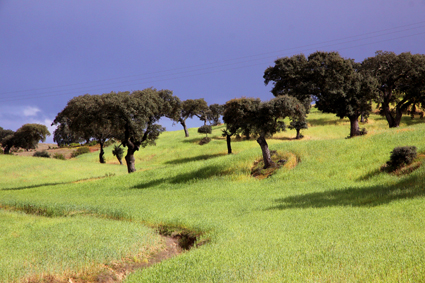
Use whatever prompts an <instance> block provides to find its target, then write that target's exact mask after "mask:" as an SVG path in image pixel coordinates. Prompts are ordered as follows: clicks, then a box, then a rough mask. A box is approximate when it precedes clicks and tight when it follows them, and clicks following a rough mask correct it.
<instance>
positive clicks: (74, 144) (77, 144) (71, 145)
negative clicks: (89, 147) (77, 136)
mask: <svg viewBox="0 0 425 283" xmlns="http://www.w3.org/2000/svg"><path fill="white" fill-rule="evenodd" d="M79 146H81V145H80V144H79V143H70V144H69V147H79Z"/></svg>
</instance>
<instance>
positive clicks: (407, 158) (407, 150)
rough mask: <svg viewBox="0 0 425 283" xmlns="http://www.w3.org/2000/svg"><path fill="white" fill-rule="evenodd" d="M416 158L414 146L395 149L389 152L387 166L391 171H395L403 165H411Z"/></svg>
mask: <svg viewBox="0 0 425 283" xmlns="http://www.w3.org/2000/svg"><path fill="white" fill-rule="evenodd" d="M416 156H417V152H416V146H401V147H395V148H394V149H393V151H392V152H391V156H390V161H387V165H388V166H389V167H390V168H392V169H397V168H399V167H401V166H403V165H409V164H411V163H412V162H413V160H414V159H415V158H416Z"/></svg>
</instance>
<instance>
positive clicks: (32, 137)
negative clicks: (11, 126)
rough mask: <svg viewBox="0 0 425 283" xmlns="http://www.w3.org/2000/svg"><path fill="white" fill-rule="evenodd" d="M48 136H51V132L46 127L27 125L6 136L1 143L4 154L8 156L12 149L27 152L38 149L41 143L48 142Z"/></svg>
mask: <svg viewBox="0 0 425 283" xmlns="http://www.w3.org/2000/svg"><path fill="white" fill-rule="evenodd" d="M9 131H10V130H9ZM9 133H10V132H9ZM47 136H50V132H49V130H48V129H47V127H46V126H45V125H41V124H25V125H23V126H22V127H20V128H19V129H18V130H16V132H14V133H13V134H9V135H7V136H5V137H4V138H3V139H2V140H1V143H2V146H3V147H4V153H5V154H8V153H9V151H10V149H11V148H12V147H16V148H23V149H26V150H29V149H36V148H37V146H38V143H39V142H40V141H42V142H44V141H46V137H47Z"/></svg>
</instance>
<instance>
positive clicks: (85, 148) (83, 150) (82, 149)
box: [71, 146, 90, 157]
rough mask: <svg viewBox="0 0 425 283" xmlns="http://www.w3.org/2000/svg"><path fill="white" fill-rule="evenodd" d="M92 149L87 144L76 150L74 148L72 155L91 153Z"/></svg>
mask: <svg viewBox="0 0 425 283" xmlns="http://www.w3.org/2000/svg"><path fill="white" fill-rule="evenodd" d="M89 152H90V149H89V148H88V147H87V146H83V147H79V148H77V149H76V150H74V152H72V154H71V156H72V157H77V156H78V155H81V154H84V153H89Z"/></svg>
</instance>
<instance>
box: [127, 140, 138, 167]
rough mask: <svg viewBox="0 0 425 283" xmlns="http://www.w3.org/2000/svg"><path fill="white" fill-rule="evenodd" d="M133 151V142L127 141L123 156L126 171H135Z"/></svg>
mask: <svg viewBox="0 0 425 283" xmlns="http://www.w3.org/2000/svg"><path fill="white" fill-rule="evenodd" d="M130 144H131V146H130ZM135 152H136V149H135V146H134V145H133V143H132V142H129V143H127V155H126V156H125V161H126V162H127V171H128V173H133V172H136V159H135V158H134V153H135Z"/></svg>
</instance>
